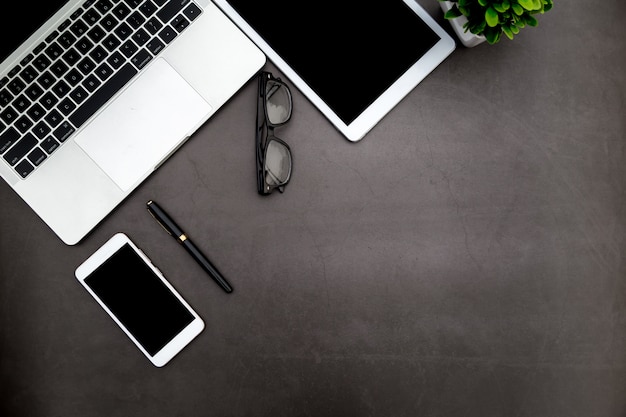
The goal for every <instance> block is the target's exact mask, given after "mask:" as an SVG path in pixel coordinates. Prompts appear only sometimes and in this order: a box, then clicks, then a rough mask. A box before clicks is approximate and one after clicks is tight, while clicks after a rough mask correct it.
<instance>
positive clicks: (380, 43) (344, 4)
mask: <svg viewBox="0 0 626 417" xmlns="http://www.w3.org/2000/svg"><path fill="white" fill-rule="evenodd" d="M228 2H229V3H230V4H231V6H232V7H233V8H234V9H235V10H236V11H237V12H238V13H239V14H240V15H241V16H242V17H243V18H244V20H246V21H247V22H248V24H249V25H250V26H251V27H252V28H253V29H254V30H255V31H256V32H257V33H259V35H260V36H261V37H263V39H264V40H265V41H266V42H267V43H268V44H269V45H270V46H271V47H272V49H274V51H276V53H277V54H278V55H279V56H280V57H281V58H282V59H284V60H285V62H286V63H287V64H288V65H289V66H290V67H291V68H292V69H293V70H294V71H295V72H296V73H297V74H298V75H299V76H300V77H301V78H302V79H303V80H304V81H305V82H306V83H307V84H308V85H309V86H310V87H311V89H313V90H314V91H315V92H316V93H317V94H318V95H319V96H320V97H321V98H322V99H323V100H324V101H325V102H326V104H328V106H329V107H330V108H331V109H332V110H333V111H334V112H335V113H336V114H337V115H338V116H339V118H340V119H342V121H343V122H344V123H346V124H350V123H351V122H352V121H354V119H355V118H356V117H357V116H358V115H359V114H360V113H361V112H362V111H363V110H365V109H366V108H367V107H368V106H369V105H370V104H371V103H372V102H373V101H374V100H375V99H376V98H377V97H378V96H379V95H380V94H381V93H383V92H384V91H385V90H386V89H387V88H388V87H389V86H391V85H392V84H393V83H394V82H395V81H396V80H397V79H398V78H399V77H400V76H401V75H402V74H403V73H404V72H406V71H407V70H408V69H409V68H410V67H411V66H412V65H413V64H414V63H415V62H416V61H418V60H419V59H420V58H421V57H422V56H423V55H424V54H425V53H426V52H427V51H428V50H429V49H430V48H431V47H432V46H433V45H435V44H436V43H437V42H438V41H439V39H440V38H439V36H438V35H437V34H436V33H435V32H433V31H432V30H431V29H430V28H429V27H428V25H426V23H424V22H423V21H422V19H421V18H420V17H419V16H418V15H417V14H416V13H415V12H413V11H412V10H411V8H410V7H409V6H407V5H406V4H405V3H404V2H403V1H402V0H315V1H309V2H299V1H293V0H262V1H260V0H228Z"/></svg>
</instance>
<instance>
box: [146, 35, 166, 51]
mask: <svg viewBox="0 0 626 417" xmlns="http://www.w3.org/2000/svg"><path fill="white" fill-rule="evenodd" d="M146 48H147V49H148V51H150V52H152V55H157V54H158V53H159V52H161V51H162V50H163V48H165V44H164V43H163V42H161V41H160V40H159V38H156V37H155V38H152V39H151V40H150V42H148V43H147V44H146Z"/></svg>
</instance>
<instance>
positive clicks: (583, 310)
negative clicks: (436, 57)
mask: <svg viewBox="0 0 626 417" xmlns="http://www.w3.org/2000/svg"><path fill="white" fill-rule="evenodd" d="M419 3H420V4H422V5H423V6H424V7H425V8H426V9H427V10H428V11H429V12H430V13H431V15H433V16H434V17H435V18H436V20H437V21H438V22H439V23H441V24H442V25H443V27H444V28H445V29H446V30H450V26H449V25H448V23H447V22H445V21H444V20H443V17H442V13H441V10H440V9H439V6H438V5H437V3H436V1H435V0H419ZM625 14H626V3H624V2H623V1H622V0H606V1H602V2H600V1H595V2H590V1H585V0H567V1H558V0H557V1H555V7H554V9H553V10H552V11H550V12H549V13H547V14H545V15H543V16H540V17H539V26H538V27H536V28H531V29H523V30H522V32H521V33H520V35H519V36H518V37H517V38H516V39H515V40H513V41H509V40H508V39H503V40H502V41H501V42H500V43H498V44H496V45H493V46H491V45H487V44H482V45H480V46H478V47H475V48H471V49H468V48H464V47H463V46H460V45H459V46H458V47H457V49H456V51H455V52H454V53H453V54H452V55H451V56H450V57H449V58H448V59H446V60H445V61H444V62H443V63H442V64H441V65H440V66H439V67H438V68H437V69H436V70H435V71H434V72H432V73H431V74H430V75H429V76H428V77H427V78H426V79H425V80H424V81H423V82H422V83H421V84H419V85H418V86H417V88H415V90H414V91H413V92H411V93H410V94H409V95H408V96H407V97H406V98H405V99H404V100H403V101H402V102H401V103H400V104H399V105H398V106H397V107H396V108H394V109H393V111H392V112H391V113H389V114H388V115H387V116H386V117H385V118H384V119H383V120H382V121H381V122H380V123H379V124H377V125H376V127H375V128H374V129H373V130H372V131H371V132H370V133H369V134H368V135H367V136H366V137H365V138H364V139H363V140H361V141H360V142H358V143H351V142H349V141H347V140H346V139H344V138H343V137H342V136H341V135H340V134H339V133H338V132H337V131H336V130H335V129H334V128H333V127H332V125H331V124H330V123H329V122H328V121H327V120H326V119H325V118H324V117H323V116H322V115H321V114H320V112H319V111H318V110H317V109H316V108H315V107H314V106H313V105H312V104H311V103H310V102H309V101H307V100H306V98H305V97H303V96H302V94H301V93H300V92H299V91H298V90H296V89H295V88H294V89H293V94H294V106H295V110H294V115H293V119H292V121H291V122H290V124H288V125H287V126H285V127H283V128H281V129H280V131H277V133H279V134H280V137H281V138H283V139H284V140H285V141H286V142H287V143H289V145H290V146H291V149H292V151H293V154H294V171H293V177H292V180H291V183H290V184H289V185H288V186H287V188H286V190H285V193H284V194H278V193H274V194H272V195H270V196H268V197H261V196H259V195H258V194H257V192H256V184H255V163H254V117H255V111H256V110H255V108H256V83H255V82H254V81H251V82H250V83H248V84H246V86H244V87H243V88H242V90H241V91H240V92H239V93H238V94H237V95H236V96H234V97H233V98H232V100H231V101H230V102H229V103H227V104H226V105H225V106H224V107H223V108H222V109H221V110H220V111H219V113H218V114H217V115H216V116H215V117H214V118H213V119H211V120H210V121H209V122H207V123H206V125H204V126H203V127H202V128H201V129H200V130H199V131H198V132H197V134H196V135H195V136H194V137H193V138H192V139H191V140H190V141H189V142H188V143H187V144H185V145H184V146H183V147H182V148H181V149H180V150H179V151H178V152H177V153H176V154H175V155H174V156H173V157H172V158H171V159H170V160H169V161H168V162H167V163H166V164H165V165H163V166H162V167H161V168H160V169H159V170H158V171H157V172H155V173H154V174H153V175H152V176H151V177H150V178H149V179H148V180H147V181H146V182H145V183H144V184H142V185H141V186H140V187H139V188H138V189H137V190H136V191H135V192H134V193H133V194H132V195H131V196H130V197H129V198H128V199H127V200H125V201H124V202H123V203H122V204H121V205H120V206H119V207H118V208H117V209H116V210H115V211H114V212H113V213H111V215H110V216H108V217H107V218H106V219H105V220H104V221H103V222H102V223H101V224H100V225H99V226H98V227H97V228H96V229H95V230H94V231H93V233H91V234H90V235H89V236H88V237H87V238H85V239H84V240H83V241H82V242H81V243H80V244H78V245H76V246H66V245H65V244H63V243H62V242H61V241H60V240H59V239H58V238H57V237H56V236H55V235H54V234H53V233H52V232H51V231H50V230H49V229H48V227H47V226H45V225H44V224H43V223H42V221H41V220H40V219H39V218H38V217H37V216H36V215H35V214H33V212H32V211H30V210H29V208H28V207H27V206H26V205H25V204H24V203H23V201H22V200H21V199H20V198H19V197H17V195H16V194H15V193H14V192H13V191H11V190H10V189H9V187H8V186H6V185H5V184H0V201H1V202H2V210H1V212H2V215H1V216H0V329H1V330H0V415H2V416H6V417H40V416H41V417H54V416H62V417H74V416H76V417H92V416H98V417H100V416H106V417H114V416H120V417H131V416H133V417H135V416H136V417H139V416H151V417H154V416H185V417H195V416H202V417H205V416H255V417H258V416H272V417H276V416H289V417H292V416H316V417H320V416H333V417H334V416H341V417H344V416H346V417H348V416H357V417H360V416H381V417H390V416H393V417H401V416H407V417H416V416H442V417H444V416H445V417H453V416H463V417H469V416H477V417H478V416H480V417H485V416H503V417H526V416H528V417H556V416H563V417H575V416H589V417H593V416H602V417H618V416H624V415H626V262H625V259H626V257H625V255H626V246H625V245H626V242H625V237H626V29H625V28H626V26H624V23H623V16H624V15H625ZM329 66H330V68H331V69H332V63H329ZM266 69H268V70H271V71H273V72H274V74H275V75H277V76H280V75H281V73H280V71H278V70H277V69H276V68H275V67H274V66H273V65H272V64H271V63H268V64H267V66H266ZM149 199H155V200H156V201H158V202H159V203H160V204H161V205H162V206H164V207H166V208H167V209H168V211H169V212H170V214H171V215H172V216H174V217H176V219H177V220H178V222H179V223H180V225H181V226H182V227H183V228H184V229H185V230H186V231H187V232H188V234H189V235H190V237H191V238H192V239H194V241H195V243H196V244H197V245H198V246H199V247H200V248H201V249H202V250H203V251H204V252H205V253H206V254H207V255H208V257H209V258H210V259H211V260H212V261H213V262H214V263H215V265H216V266H217V267H218V268H219V269H220V270H221V271H222V273H223V274H224V276H225V277H227V279H228V280H229V281H230V282H231V284H232V285H233V287H234V288H235V291H234V292H233V293H232V294H226V293H225V292H224V291H222V290H221V289H220V288H219V287H218V286H217V285H216V284H215V283H214V282H213V281H212V280H211V279H209V278H208V276H207V275H206V274H205V273H204V271H202V270H201V269H200V268H199V267H198V265H197V264H196V263H194V261H193V259H191V257H190V256H188V255H187V253H185V251H184V249H183V248H182V247H180V246H179V245H177V244H176V243H175V241H174V240H173V239H171V238H169V237H168V236H167V235H165V233H164V232H163V230H161V229H160V228H159V226H158V225H157V224H156V223H155V221H154V220H153V219H152V218H151V217H150V216H149V214H148V213H147V211H146V207H145V203H146V202H147V201H148V200H149ZM116 232H124V233H126V234H128V235H129V236H130V237H131V239H133V241H134V242H135V243H136V244H137V245H138V246H140V247H141V248H142V249H143V250H144V252H145V253H146V254H147V255H148V256H149V257H150V258H152V260H153V261H154V263H155V264H156V265H157V266H159V268H160V269H161V270H162V271H163V273H164V274H165V275H166V276H167V277H168V279H169V280H170V282H171V283H172V284H173V285H174V286H175V287H176V288H177V289H178V290H179V291H180V293H181V294H182V295H183V296H184V297H185V299H187V300H188V301H189V303H190V304H191V305H192V306H193V307H194V309H195V310H196V311H197V312H198V313H199V314H200V316H201V317H202V318H203V320H204V321H205V323H206V329H205V330H204V331H203V332H202V333H201V334H200V336H199V337H198V338H197V339H196V340H194V341H193V342H192V343H191V344H190V345H189V346H187V347H186V348H185V349H184V350H183V351H182V352H181V353H180V354H179V355H178V356H176V357H175V358H174V359H173V361H172V362H170V363H169V364H168V365H166V366H165V367H164V368H156V367H154V366H153V365H151V364H150V362H149V361H148V360H147V359H146V358H145V357H144V356H143V355H142V354H141V352H140V351H139V350H138V349H137V348H136V347H135V346H134V345H133V344H132V343H131V342H130V340H129V339H128V338H127V337H126V336H125V335H124V334H123V333H122V331H121V330H120V329H119V328H118V327H117V325H116V324H115V323H114V322H113V321H112V320H111V319H110V318H109V317H108V316H107V315H106V313H105V312H104V311H103V310H102V309H101V308H100V307H99V306H98V305H97V304H96V302H95V301H94V300H93V299H92V298H91V297H90V295H89V294H88V293H87V292H86V291H85V289H84V288H82V287H81V286H80V284H79V283H78V282H77V281H76V279H75V278H74V270H75V268H76V267H77V266H78V265H79V264H80V263H81V262H82V261H83V260H84V259H86V258H87V257H88V256H89V255H90V254H91V253H92V252H93V251H95V250H96V249H97V248H98V247H99V246H100V245H101V244H102V243H104V242H105V241H106V240H107V239H108V238H110V237H111V236H112V235H113V234H115V233H116Z"/></svg>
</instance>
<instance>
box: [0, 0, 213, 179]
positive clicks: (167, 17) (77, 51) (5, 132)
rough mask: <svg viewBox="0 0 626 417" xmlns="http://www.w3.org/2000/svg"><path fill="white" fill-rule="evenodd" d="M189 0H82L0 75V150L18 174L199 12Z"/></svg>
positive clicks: (41, 160)
mask: <svg viewBox="0 0 626 417" xmlns="http://www.w3.org/2000/svg"><path fill="white" fill-rule="evenodd" d="M200 13H201V9H200V8H199V7H198V6H197V5H196V4H194V3H193V2H192V1H191V0H87V1H85V2H84V4H83V5H82V7H81V8H80V9H78V10H77V11H76V12H75V13H73V14H72V16H71V17H70V18H69V19H67V20H66V21H65V22H63V23H62V24H61V25H59V27H58V28H57V30H55V31H54V32H52V33H51V34H50V35H49V36H48V37H47V38H46V39H45V41H44V42H42V43H41V44H39V45H38V46H37V47H35V48H34V50H33V51H32V53H30V54H29V55H28V56H27V57H26V58H24V59H23V60H22V61H21V62H20V64H19V65H17V66H16V67H15V68H13V69H12V70H11V72H10V73H9V74H8V75H7V76H6V77H3V78H2V80H0V155H2V157H3V158H4V160H5V161H6V162H7V163H8V164H9V165H11V166H12V167H13V169H15V171H16V172H17V173H18V174H19V175H20V176H21V177H22V178H26V177H27V176H28V175H29V174H30V173H31V172H33V171H34V170H35V169H36V168H37V167H39V166H41V164H43V163H44V162H45V161H46V160H47V159H48V157H49V156H50V155H51V154H52V153H53V152H54V151H56V150H57V149H58V148H59V147H60V146H61V145H62V144H63V143H64V142H65V141H67V139H68V138H69V137H70V136H71V135H72V134H73V133H74V132H76V130H78V129H79V128H80V127H81V126H82V125H83V124H84V123H85V122H86V121H87V120H89V118H90V117H91V116H92V115H93V114H95V113H96V112H97V111H98V110H99V109H100V108H101V107H102V106H103V105H104V104H105V103H106V102H107V101H108V100H109V99H110V98H111V97H113V96H114V95H115V93H116V92H118V91H119V90H120V89H121V88H122V87H124V86H125V85H126V84H127V83H128V82H129V81H130V80H131V79H132V78H133V77H134V76H135V75H136V74H137V73H138V72H139V71H141V69H142V68H144V67H145V66H146V65H147V64H148V63H149V62H150V61H151V60H152V59H153V58H154V57H155V56H156V55H158V54H159V53H160V52H161V51H162V50H163V49H164V48H165V47H166V46H167V44H169V43H170V42H171V41H172V40H174V38H176V36H178V35H179V34H180V33H181V32H182V31H184V30H185V29H186V28H187V27H188V26H189V25H190V24H191V22H193V20H194V19H195V18H196V17H197V16H199V14H200Z"/></svg>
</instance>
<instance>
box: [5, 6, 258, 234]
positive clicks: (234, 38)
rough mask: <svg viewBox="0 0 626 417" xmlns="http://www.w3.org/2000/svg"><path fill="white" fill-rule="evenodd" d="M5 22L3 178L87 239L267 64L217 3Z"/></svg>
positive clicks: (84, 11)
mask: <svg viewBox="0 0 626 417" xmlns="http://www.w3.org/2000/svg"><path fill="white" fill-rule="evenodd" d="M12 8H13V9H14V13H16V15H17V16H20V23H19V24H18V25H12V26H15V27H12V28H11V29H9V28H8V27H7V25H2V26H0V36H2V42H0V176H1V177H2V179H3V180H4V181H5V182H6V183H7V184H8V185H9V186H10V187H11V188H12V189H13V190H14V191H15V192H16V193H17V194H18V195H19V196H20V197H21V198H22V199H23V200H24V201H25V202H26V203H27V204H28V205H29V206H30V207H31V208H32V209H33V210H34V211H35V212H36V213H37V215H39V216H40V217H41V219H42V220H43V221H44V222H45V223H46V224H47V225H48V226H49V227H50V228H51V229H52V231H53V232H54V233H55V234H56V235H58V236H59V238H60V239H61V240H62V241H63V242H65V243H66V244H68V245H74V244H76V243H78V242H80V241H81V240H82V239H83V238H84V237H85V236H86V235H87V234H88V233H89V232H90V231H91V230H92V229H93V228H94V227H95V226H96V225H97V224H98V223H99V222H101V221H102V219H103V218H105V216H107V215H108V214H109V213H110V212H111V211H112V210H113V209H114V208H115V207H116V206H117V205H118V204H119V203H121V202H122V201H123V200H124V199H125V198H126V197H127V196H128V195H129V194H130V193H131V192H132V190H133V189H135V188H136V187H137V186H138V185H139V184H141V183H142V181H143V180H145V179H146V178H147V177H148V176H149V175H150V174H151V173H152V172H153V171H154V170H155V169H157V168H158V167H159V166H160V165H161V164H162V163H163V162H164V161H165V160H166V159H167V158H168V157H169V156H170V155H172V154H173V153H174V152H175V151H176V150H177V149H178V148H179V147H180V146H181V145H182V144H183V143H184V142H185V141H186V140H187V139H188V138H189V137H190V136H191V135H192V134H193V133H194V132H195V131H196V130H197V129H198V128H199V127H200V126H201V125H202V124H203V123H205V122H206V121H207V120H208V119H209V118H210V117H211V116H212V115H213V114H214V113H215V112H216V111H217V110H218V109H219V108H220V107H221V106H222V105H223V104H224V103H226V101H227V100H229V98H231V97H232V96H233V95H234V94H235V93H236V92H237V91H238V90H239V89H240V88H241V87H242V86H243V85H244V84H245V83H246V82H247V81H249V80H250V79H251V78H252V77H254V75H255V74H256V73H257V72H258V71H259V70H260V69H261V68H262V67H263V65H264V64H265V61H266V58H265V55H264V54H263V53H262V52H261V51H260V50H259V49H258V48H257V47H256V46H255V45H254V44H253V43H252V42H251V41H250V40H249V39H248V37H247V36H245V35H244V34H243V32H241V31H240V30H239V29H238V28H237V27H236V26H235V25H234V24H233V23H232V22H231V20H230V19H229V18H228V17H226V16H225V15H224V14H223V12H221V11H220V9H218V8H217V7H216V6H215V5H214V4H213V3H212V2H211V1H210V0H48V1H38V2H16V3H15V4H14V5H13V6H12Z"/></svg>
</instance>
